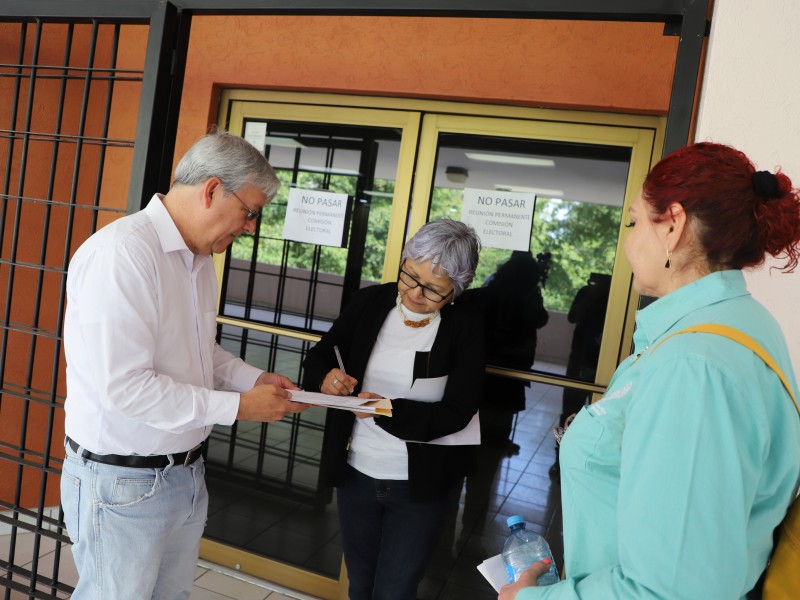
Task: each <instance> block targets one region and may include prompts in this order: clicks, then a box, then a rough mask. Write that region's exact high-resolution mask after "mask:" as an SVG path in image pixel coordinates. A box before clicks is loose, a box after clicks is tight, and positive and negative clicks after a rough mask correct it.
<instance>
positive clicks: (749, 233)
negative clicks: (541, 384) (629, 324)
mask: <svg viewBox="0 0 800 600" xmlns="http://www.w3.org/2000/svg"><path fill="white" fill-rule="evenodd" d="M629 215H630V221H629V223H627V227H629V233H628V235H627V236H626V238H625V255H626V257H627V258H628V261H629V262H630V265H631V268H632V271H633V288H634V289H635V290H636V291H637V292H638V293H639V294H643V295H647V296H652V297H654V298H657V300H655V301H654V302H653V303H652V304H650V305H649V306H647V307H646V308H643V309H641V310H639V311H637V313H636V331H635V332H634V336H633V342H634V347H635V348H634V354H633V355H632V356H630V357H628V358H627V359H625V360H624V361H623V362H622V363H621V364H620V365H619V367H618V368H617V370H616V372H615V373H614V376H613V377H612V379H611V382H610V383H609V386H608V390H607V392H606V394H605V395H604V397H603V398H602V399H601V400H599V401H598V402H595V403H593V404H590V405H589V406H587V407H584V408H583V409H581V411H580V412H579V413H578V416H577V417H575V420H574V421H573V423H572V425H570V426H569V429H568V430H567V432H566V433H565V434H564V437H563V440H562V444H561V488H562V494H561V503H562V509H563V517H564V570H565V572H566V576H567V579H566V580H564V581H561V582H559V583H556V584H554V585H551V586H549V587H546V588H537V587H531V586H535V584H536V577H537V575H539V574H541V573H542V572H544V570H545V569H546V568H547V565H544V564H542V563H541V562H539V563H536V564H535V565H534V567H532V568H531V569H529V570H528V571H526V572H525V573H523V575H522V576H521V578H520V580H519V581H518V582H517V583H515V584H513V585H508V586H505V587H503V588H502V589H501V591H500V595H499V599H500V600H512V599H513V600H534V599H538V598H547V599H548V600H556V599H569V600H578V599H580V598H586V599H603V600H605V599H606V598H631V599H636V598H648V599H656V598H660V599H661V598H663V599H673V598H693V599H694V598H715V599H716V598H726V599H727V598H745V597H751V596H753V597H759V598H760V597H761V593H760V592H759V591H758V590H756V594H755V595H754V594H751V591H753V590H754V588H756V586H757V581H758V579H759V576H760V575H761V573H762V572H763V571H764V569H765V567H766V565H767V560H768V559H769V556H770V552H771V549H772V547H773V532H774V531H775V528H776V527H777V526H778V524H779V523H781V520H782V519H783V518H784V515H785V514H786V511H787V508H788V506H789V504H790V502H792V501H793V500H794V498H795V496H796V494H797V489H798V484H800V462H798V460H797V458H798V453H800V419H798V414H797V410H796V409H795V405H794V404H793V402H792V398H791V395H790V393H789V392H787V390H786V388H784V385H783V384H782V382H781V380H780V379H779V378H778V376H776V374H775V372H774V371H773V369H772V368H770V366H769V365H768V364H767V362H765V361H763V360H761V359H760V358H759V357H758V356H757V355H756V354H755V353H754V352H753V350H751V349H750V348H748V347H747V346H745V345H743V344H741V343H738V342H736V341H733V340H731V339H727V338H725V337H722V336H720V335H714V334H710V333H686V334H685V335H674V334H676V333H680V332H682V331H684V330H685V329H687V328H689V327H692V326H701V325H707V324H716V325H726V326H728V327H733V328H735V329H738V330H740V331H741V332H742V333H744V334H746V335H748V336H750V337H751V338H753V339H754V340H755V341H756V342H757V343H758V344H760V345H761V346H763V348H764V349H765V350H766V352H767V354H769V355H770V356H771V357H772V360H774V362H775V363H776V364H777V365H778V366H779V367H780V369H781V370H782V371H783V373H784V374H785V375H786V379H787V387H790V388H791V389H792V390H793V394H794V395H795V396H797V380H796V378H795V375H794V373H793V370H792V360H791V355H790V352H789V349H788V347H787V345H786V340H785V338H784V335H783V333H782V332H781V327H780V325H779V324H778V323H777V322H776V321H775V319H774V318H773V316H772V315H770V314H769V312H768V311H767V310H766V309H765V308H764V307H763V306H762V305H761V304H760V303H759V302H758V301H757V300H755V299H754V298H753V297H752V295H751V294H750V293H749V292H748V290H747V285H746V281H745V277H744V274H743V273H742V270H743V269H746V268H749V267H754V266H757V265H760V264H762V263H763V262H764V260H765V258H766V256H767V255H770V256H773V257H775V258H777V259H778V260H777V261H776V262H775V263H774V267H773V268H778V269H781V268H783V269H784V270H787V271H792V270H794V269H795V268H796V267H797V265H798V261H799V260H800V193H798V190H797V189H792V182H791V181H790V180H789V178H788V177H787V176H786V175H785V174H783V173H780V172H778V173H774V174H773V173H770V172H768V171H756V170H755V168H754V166H753V164H752V163H751V162H750V160H749V159H748V158H747V157H746V156H745V155H744V154H742V153H741V152H739V151H737V150H735V149H733V148H730V147H728V146H723V145H720V144H712V143H699V144H693V145H691V146H687V147H685V148H681V149H680V150H677V151H675V152H673V153H671V154H669V155H668V156H667V157H665V158H664V159H663V160H661V161H660V162H659V163H658V164H657V165H656V166H655V167H654V168H653V170H652V171H651V172H650V174H649V175H648V176H647V178H646V179H645V182H644V185H643V187H642V190H641V192H640V193H639V195H638V196H637V197H636V199H635V200H634V201H633V202H632V204H631V206H630V209H629ZM786 577H787V578H789V577H790V574H789V573H786ZM794 577H797V574H796V573H795V575H794Z"/></svg>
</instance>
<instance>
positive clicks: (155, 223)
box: [64, 195, 262, 455]
mask: <svg viewBox="0 0 800 600" xmlns="http://www.w3.org/2000/svg"><path fill="white" fill-rule="evenodd" d="M216 306H217V278H216V274H215V272H214V265H213V261H212V259H211V257H210V256H200V255H196V254H194V253H192V252H191V251H190V250H189V248H188V247H187V246H186V242H184V240H183V238H182V237H181V235H180V233H179V231H178V228H177V227H176V226H175V223H174V222H173V221H172V218H171V217H170V215H169V213H168V212H167V209H166V208H165V207H164V205H163V203H162V202H161V197H160V196H159V195H156V196H154V197H153V198H152V200H150V202H149V204H148V205H147V208H145V209H144V210H142V211H140V212H138V213H136V214H133V215H129V216H127V217H123V218H121V219H118V220H117V221H115V222H113V223H111V224H110V225H107V226H106V227H104V228H102V229H101V230H100V231H98V232H97V233H95V234H94V235H93V236H91V237H90V238H89V239H88V240H87V241H86V242H85V243H84V244H83V245H82V246H81V247H80V248H79V249H78V251H77V252H76V253H75V256H74V257H73V258H72V261H71V263H70V266H69V273H68V277H67V309H66V315H65V323H64V348H65V354H66V361H67V401H66V404H65V412H66V434H67V435H68V436H69V437H71V438H72V439H74V440H75V441H76V442H78V443H79V444H80V445H82V446H84V447H85V448H86V449H87V450H90V451H92V452H96V453H99V454H123V455H130V454H139V455H153V454H170V453H175V452H183V451H186V450H189V449H191V448H194V447H195V446H196V445H197V444H199V443H200V442H201V441H203V440H204V439H205V438H206V437H207V436H208V434H209V432H210V430H211V427H212V426H213V425H214V424H215V423H220V424H223V425H230V424H232V423H233V422H234V420H235V418H236V413H237V411H238V408H239V394H238V392H240V391H242V392H243V391H247V390H249V389H250V388H251V387H252V386H253V384H254V383H255V381H256V379H257V378H258V376H259V375H260V374H261V373H262V371H261V370H260V369H256V368H255V367H252V366H250V365H247V364H246V363H244V362H243V361H242V360H240V359H239V358H237V357H236V356H234V355H233V354H231V353H229V352H227V351H226V350H223V349H222V348H221V347H220V346H219V345H218V344H217V343H216V340H215V336H216V314H217V313H216ZM216 390H233V391H216Z"/></svg>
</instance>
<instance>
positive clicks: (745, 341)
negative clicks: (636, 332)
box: [653, 323, 800, 415]
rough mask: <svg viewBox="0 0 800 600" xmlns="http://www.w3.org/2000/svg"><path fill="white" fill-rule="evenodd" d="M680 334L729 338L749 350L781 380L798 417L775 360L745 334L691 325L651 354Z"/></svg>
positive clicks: (710, 325) (723, 327)
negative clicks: (706, 334) (701, 334)
mask: <svg viewBox="0 0 800 600" xmlns="http://www.w3.org/2000/svg"><path fill="white" fill-rule="evenodd" d="M681 333H713V334H715V335H721V336H722V337H726V338H729V339H731V340H733V341H734V342H739V343H740V344H741V345H742V346H746V347H747V348H750V350H752V351H753V352H755V353H756V354H757V355H758V357H759V358H760V359H761V360H763V361H764V362H765V363H767V366H768V367H769V368H770V369H772V370H773V371H775V374H776V375H777V376H778V378H779V379H780V380H781V383H782V384H783V387H785V388H786V391H787V392H789V396H790V397H791V398H792V402H794V407H795V408H796V409H797V413H798V414H799V415H800V405H798V404H797V398H795V396H794V392H793V391H792V388H791V387H790V386H789V381H788V380H787V379H786V375H784V374H783V371H782V370H781V368H780V367H779V366H778V363H776V362H775V359H774V358H772V356H770V354H769V352H767V351H766V350H764V347H763V346H762V345H761V344H759V343H758V342H757V341H755V340H754V339H753V338H751V337H750V336H749V335H747V334H746V333H744V332H742V331H739V330H738V329H736V328H735V327H728V326H727V325H720V324H718V323H706V324H704V325H692V326H691V327H687V328H686V329H681V330H680V331H676V332H675V333H672V334H670V335H668V336H667V337H665V338H664V339H663V340H661V341H660V342H659V343H658V344H656V345H655V346H654V347H653V352H655V351H656V348H658V347H659V346H660V345H661V344H663V343H664V342H666V341H667V340H668V339H669V338H671V337H674V336H676V335H680V334H681Z"/></svg>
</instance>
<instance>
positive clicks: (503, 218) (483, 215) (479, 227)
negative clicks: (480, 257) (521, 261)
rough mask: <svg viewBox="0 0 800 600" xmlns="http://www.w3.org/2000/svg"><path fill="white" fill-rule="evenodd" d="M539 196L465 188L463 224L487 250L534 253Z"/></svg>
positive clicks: (462, 209)
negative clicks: (535, 214) (535, 215)
mask: <svg viewBox="0 0 800 600" xmlns="http://www.w3.org/2000/svg"><path fill="white" fill-rule="evenodd" d="M535 205H536V194H531V193H525V192H501V191H497V190H478V189H474V188H464V203H463V205H462V208H461V220H462V221H463V222H464V223H466V224H467V225H472V227H474V228H475V232H476V233H477V234H478V237H479V238H480V239H481V244H482V245H483V246H484V247H486V248H500V249H503V250H530V246H531V229H532V227H533V209H534V207H535Z"/></svg>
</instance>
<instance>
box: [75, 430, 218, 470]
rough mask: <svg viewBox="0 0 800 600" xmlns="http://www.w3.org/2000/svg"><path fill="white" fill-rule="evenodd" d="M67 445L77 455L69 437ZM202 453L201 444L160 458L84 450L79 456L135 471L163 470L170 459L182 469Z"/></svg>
mask: <svg viewBox="0 0 800 600" xmlns="http://www.w3.org/2000/svg"><path fill="white" fill-rule="evenodd" d="M67 444H69V447H70V448H72V451H73V452H75V453H76V454H77V452H78V448H80V446H79V445H78V443H77V442H76V441H75V440H73V439H72V438H70V437H67ZM202 452H203V442H200V444H198V446H197V447H196V448H192V449H191V450H189V451H188V452H178V453H176V454H170V455H161V456H135V455H134V456H120V455H119V454H95V453H94V452H89V451H88V450H86V449H85V448H84V449H83V450H81V454H80V456H81V457H82V458H85V459H86V460H91V461H93V462H99V463H103V464H104V465H115V466H117V467H133V468H136V469H164V468H166V467H168V466H169V462H170V461H169V458H170V456H171V457H172V462H173V464H176V465H183V466H184V467H186V466H188V465H190V464H192V463H193V462H194V461H196V460H197V459H198V458H200V455H201V454H202Z"/></svg>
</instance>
